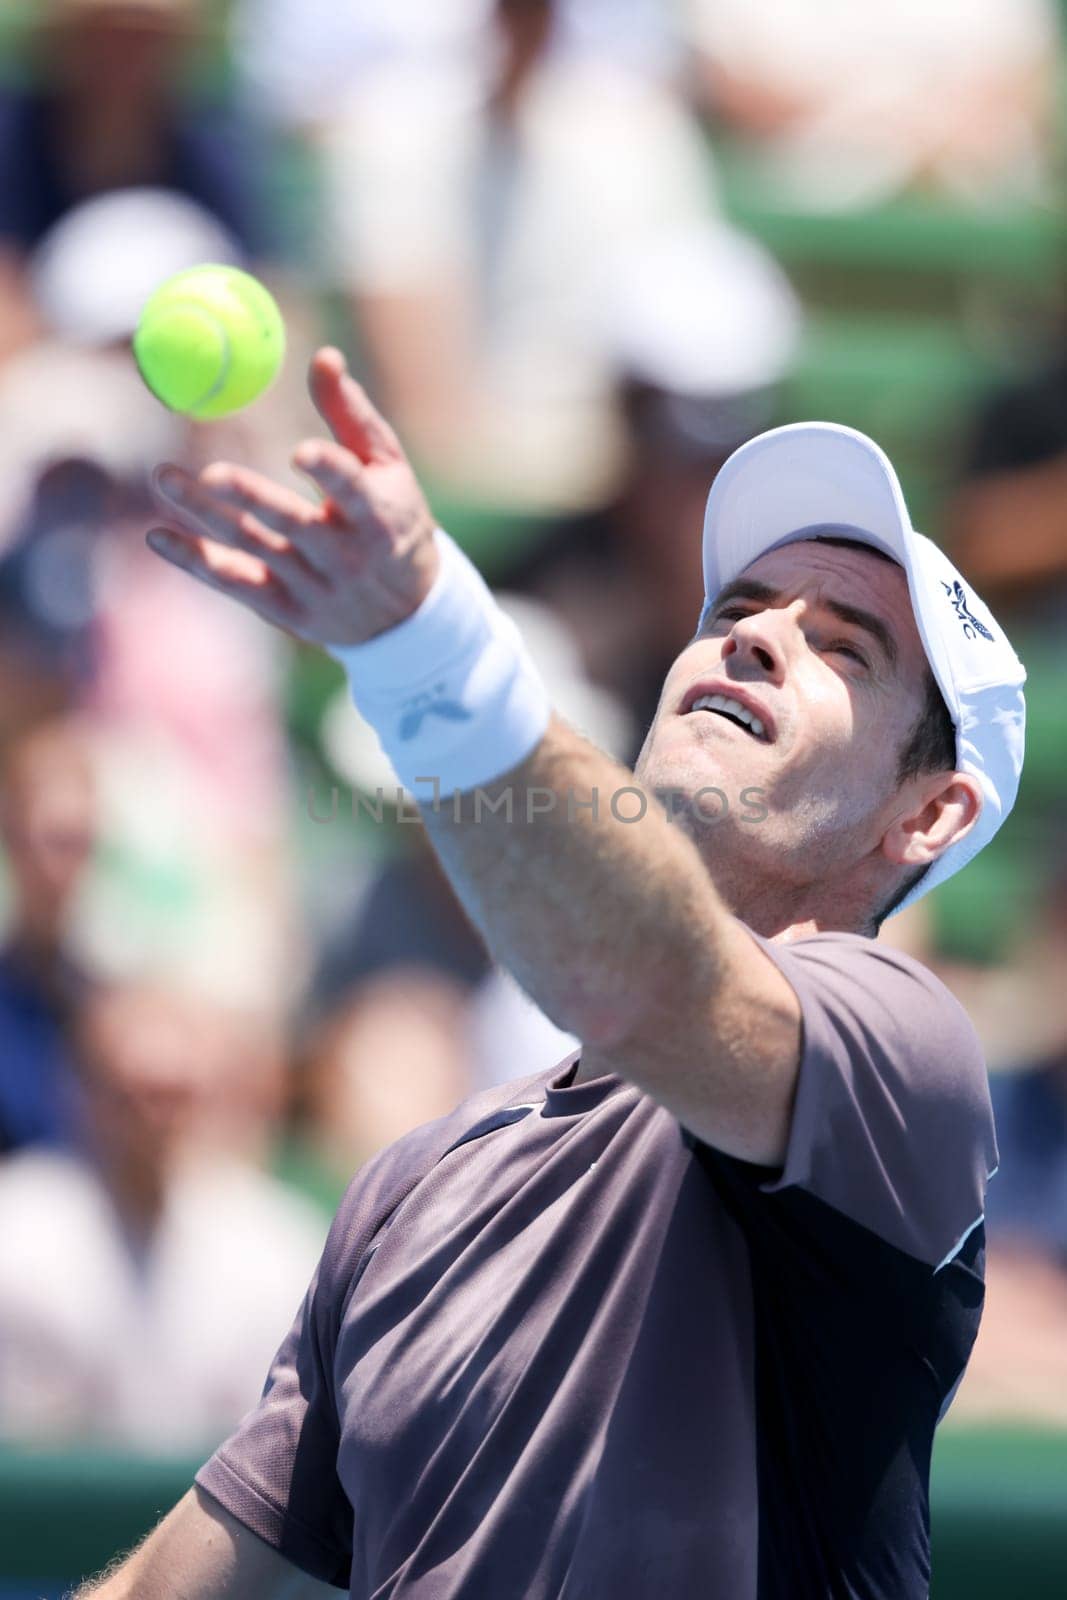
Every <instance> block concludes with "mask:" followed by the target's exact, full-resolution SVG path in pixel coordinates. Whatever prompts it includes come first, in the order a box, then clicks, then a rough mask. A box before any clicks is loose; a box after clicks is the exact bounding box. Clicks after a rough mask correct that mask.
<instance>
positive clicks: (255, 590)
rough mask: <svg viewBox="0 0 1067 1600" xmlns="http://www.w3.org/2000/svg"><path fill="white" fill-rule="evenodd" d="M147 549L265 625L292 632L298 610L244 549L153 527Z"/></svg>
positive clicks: (266, 569) (274, 576)
mask: <svg viewBox="0 0 1067 1600" xmlns="http://www.w3.org/2000/svg"><path fill="white" fill-rule="evenodd" d="M147 543H148V546H149V549H151V550H154V551H155V553H156V555H159V556H162V557H163V559H164V560H165V561H169V562H170V564H171V565H172V566H174V567H180V568H181V570H182V571H183V572H188V573H189V574H190V575H191V576H192V577H194V578H196V579H198V580H199V582H201V583H203V584H206V585H207V587H208V588H209V589H217V590H218V591H219V593H220V594H225V595H228V596H229V597H230V599H231V600H236V601H238V602H239V603H240V604H241V605H243V606H246V607H247V608H248V610H249V611H254V612H255V613H256V615H257V616H259V617H262V618H263V620H264V621H265V622H272V623H274V624H275V626H276V627H281V628H286V629H293V628H295V625H296V622H297V620H298V618H299V615H300V608H299V606H298V605H297V603H296V602H295V600H294V599H293V596H292V595H291V594H290V593H289V592H288V590H287V589H286V588H285V585H284V584H283V583H282V582H281V580H280V579H279V578H278V577H277V576H276V575H275V574H274V573H273V572H271V571H270V570H269V569H268V568H267V567H266V566H265V565H264V563H263V562H262V561H258V560H257V559H256V557H255V556H252V555H249V554H248V553H247V551H244V550H229V549H225V548H223V547H222V546H220V545H217V544H213V543H212V542H211V540H210V539H201V538H198V537H197V536H196V535H195V534H189V533H181V532H178V531H177V530H176V529H174V528H152V529H150V530H149V533H148V535H147Z"/></svg>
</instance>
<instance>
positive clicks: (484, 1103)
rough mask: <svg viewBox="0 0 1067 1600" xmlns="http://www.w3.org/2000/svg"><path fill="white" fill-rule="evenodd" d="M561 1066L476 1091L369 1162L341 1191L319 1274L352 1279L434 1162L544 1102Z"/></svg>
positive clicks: (571, 1057)
mask: <svg viewBox="0 0 1067 1600" xmlns="http://www.w3.org/2000/svg"><path fill="white" fill-rule="evenodd" d="M566 1059H567V1060H572V1059H573V1056H569V1057H567V1058H566ZM563 1065H564V1063H563V1062H562V1061H560V1062H558V1063H555V1064H553V1066H552V1067H550V1068H549V1069H547V1070H546V1071H542V1072H537V1073H534V1074H532V1075H531V1076H529V1077H525V1078H516V1079H513V1080H512V1081H511V1082H510V1083H505V1084H493V1085H492V1086H491V1087H490V1088H488V1089H481V1090H478V1091H477V1092H476V1093H474V1094H471V1095H468V1096H467V1098H466V1099H465V1100H462V1101H460V1103H459V1105H457V1106H456V1108H455V1109H454V1110H453V1111H450V1112H448V1113H447V1114H446V1115H445V1116H443V1117H438V1118H436V1119H435V1120H434V1121H433V1122H427V1123H423V1124H422V1126H421V1127H418V1128H413V1129H412V1131H411V1132H410V1133H407V1134H405V1135H404V1136H403V1138H401V1139H397V1140H396V1141H395V1142H394V1143H393V1144H391V1145H389V1146H388V1147H387V1148H386V1149H385V1150H382V1151H381V1152H380V1153H379V1154H378V1155H376V1156H374V1157H373V1158H372V1159H371V1160H370V1161H368V1162H367V1163H366V1165H365V1166H363V1167H362V1168H361V1169H360V1171H359V1172H358V1173H357V1174H356V1176H355V1177H354V1178H353V1180H352V1182H351V1183H350V1184H349V1186H348V1188H347V1189H346V1191H345V1194H344V1198H343V1199H342V1201H341V1204H340V1207H339V1208H338V1211H337V1215H336V1216H335V1218H334V1221H333V1225H332V1227H331V1229H330V1233H329V1237H328V1239H327V1241H326V1249H325V1252H324V1255H323V1263H322V1272H323V1273H325V1274H327V1275H328V1276H329V1277H330V1278H332V1279H333V1280H334V1282H335V1283H337V1282H339V1283H340V1284H343V1283H344V1282H346V1281H349V1280H351V1278H352V1276H353V1274H354V1273H355V1272H356V1270H357V1268H358V1266H359V1262H360V1258H361V1257H362V1255H363V1251H364V1250H365V1248H366V1246H367V1245H368V1244H369V1243H370V1241H371V1239H372V1238H373V1237H374V1235H375V1233H376V1232H377V1231H378V1229H379V1228H380V1227H381V1226H382V1225H383V1224H384V1223H385V1222H387V1221H388V1219H389V1217H390V1216H391V1215H392V1213H393V1212H394V1211H395V1210H396V1208H397V1207H398V1206H399V1205H400V1204H401V1203H402V1201H403V1200H404V1199H405V1198H406V1197H407V1195H409V1194H410V1193H411V1192H412V1190H413V1189H414V1188H415V1187H416V1186H417V1185H418V1184H419V1183H421V1182H422V1180H423V1179H424V1178H425V1177H426V1176H427V1175H428V1174H429V1173H430V1172H432V1171H433V1169H434V1168H435V1167H436V1166H437V1164H438V1162H440V1161H441V1160H442V1159H443V1158H444V1157H445V1156H446V1155H447V1154H448V1153H449V1151H451V1150H453V1149H455V1148H456V1147H457V1146H458V1145H461V1144H463V1143H465V1142H466V1140H467V1139H469V1138H470V1137H472V1135H473V1134H474V1133H475V1132H476V1131H480V1130H482V1129H483V1128H484V1127H485V1126H486V1124H487V1123H488V1122H492V1121H493V1120H494V1119H496V1118H498V1117H504V1116H506V1115H507V1113H508V1111H509V1109H510V1108H512V1107H518V1106H522V1105H529V1104H531V1103H537V1102H538V1101H540V1100H543V1099H544V1095H545V1089H546V1088H547V1086H548V1084H549V1083H550V1082H551V1080H552V1079H553V1078H555V1077H556V1076H557V1075H558V1074H559V1073H560V1072H561V1071H562V1070H563Z"/></svg>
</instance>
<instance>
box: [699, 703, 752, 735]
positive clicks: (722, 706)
mask: <svg viewBox="0 0 1067 1600" xmlns="http://www.w3.org/2000/svg"><path fill="white" fill-rule="evenodd" d="M689 709H690V710H691V711H728V712H729V713H730V715H731V716H732V717H736V718H737V719H738V721H739V722H743V723H744V724H745V726H746V727H748V728H751V729H752V732H753V733H754V734H755V735H756V737H757V738H758V739H762V738H763V723H762V722H761V721H760V719H759V717H757V716H756V715H755V714H754V713H753V712H751V711H750V710H749V709H748V707H747V706H743V705H742V704H741V702H740V700H731V699H730V698H729V697H728V696H727V695H724V694H702V695H701V696H700V699H699V700H694V701H693V704H692V705H691V706H690V708H689Z"/></svg>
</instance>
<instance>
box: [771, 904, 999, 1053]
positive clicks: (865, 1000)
mask: <svg viewBox="0 0 1067 1600" xmlns="http://www.w3.org/2000/svg"><path fill="white" fill-rule="evenodd" d="M756 937H757V938H758V942H759V944H760V945H761V946H762V948H763V949H764V950H765V951H766V953H767V955H768V956H769V957H770V958H771V960H772V961H774V962H775V964H776V965H777V966H778V967H779V969H780V970H781V971H782V972H783V973H784V974H785V976H786V977H787V978H788V979H789V980H790V982H791V983H793V985H794V987H795V988H796V989H797V990H798V992H801V991H803V993H801V999H802V1001H803V999H804V998H805V996H806V995H810V996H811V997H812V998H813V999H819V1000H821V1001H822V1002H823V1003H824V1004H825V1005H832V1004H833V1003H834V1002H837V1004H838V1006H839V1008H840V1010H841V1011H842V1013H848V1014H853V1015H855V1014H856V1013H857V1012H858V1013H859V1016H858V1018H857V1020H858V1021H861V1022H863V1023H864V1024H865V1025H866V1026H867V1027H868V1028H870V1029H872V1030H879V1031H881V1032H883V1033H884V1034H885V1036H886V1037H887V1038H888V1039H892V1040H896V1041H897V1042H905V1041H907V1040H914V1041H915V1042H916V1043H925V1044H927V1045H929V1046H930V1047H936V1046H937V1045H939V1044H944V1043H946V1042H949V1041H951V1043H952V1045H953V1048H954V1049H956V1050H962V1051H963V1052H964V1053H965V1054H966V1055H967V1056H968V1058H973V1059H974V1060H976V1061H977V1062H979V1063H980V1064H981V1065H982V1068H983V1073H984V1060H983V1053H982V1047H981V1043H980V1041H979V1038H978V1034H977V1032H976V1031H975V1028H974V1024H973V1023H972V1022H971V1019H970V1018H969V1016H968V1015H967V1013H966V1011H965V1010H964V1008H963V1006H962V1005H961V1004H960V1002H959V1001H958V1000H957V999H956V996H955V995H954V994H953V993H952V991H951V990H950V989H949V988H948V987H947V986H946V984H944V983H943V982H942V980H941V979H940V978H939V977H938V976H937V975H936V973H934V972H932V971H931V970H930V968H929V967H926V966H924V965H923V963H922V962H921V961H918V960H917V959H916V958H915V957H914V956H911V955H908V954H906V952H904V951H903V950H897V949H894V948H893V946H892V945H886V944H880V943H879V942H878V941H877V940H875V939H865V938H863V937H861V936H860V935H859V934H854V933H818V934H813V935H811V936H810V937H808V938H804V939H798V940H796V941H795V942H793V943H791V944H782V943H777V942H776V941H774V940H769V939H764V938H760V937H759V936H756ZM931 1030H932V1031H931Z"/></svg>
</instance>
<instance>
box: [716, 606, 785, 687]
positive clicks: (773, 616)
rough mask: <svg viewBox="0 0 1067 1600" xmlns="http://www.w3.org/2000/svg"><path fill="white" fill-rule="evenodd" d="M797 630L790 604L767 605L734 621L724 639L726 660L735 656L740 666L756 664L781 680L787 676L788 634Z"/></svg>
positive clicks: (773, 678) (774, 678)
mask: <svg viewBox="0 0 1067 1600" xmlns="http://www.w3.org/2000/svg"><path fill="white" fill-rule="evenodd" d="M795 630H796V619H795V617H793V616H792V614H791V610H790V608H789V607H788V606H765V607H764V609H763V610H762V611H753V612H751V613H750V614H749V615H748V616H746V617H739V618H738V620H737V621H736V622H735V623H734V625H733V627H732V628H731V629H730V631H729V633H728V634H727V635H726V638H725V639H724V640H723V648H722V655H723V660H724V661H725V660H726V659H727V658H728V657H730V656H733V657H735V664H736V665H737V666H747V665H750V664H755V665H756V666H758V667H759V669H760V671H761V672H762V673H764V674H765V675H766V676H767V677H768V678H771V679H772V680H774V681H776V682H780V681H781V680H782V678H783V677H784V675H785V667H786V660H787V657H788V650H789V635H790V632H791V631H795Z"/></svg>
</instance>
